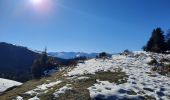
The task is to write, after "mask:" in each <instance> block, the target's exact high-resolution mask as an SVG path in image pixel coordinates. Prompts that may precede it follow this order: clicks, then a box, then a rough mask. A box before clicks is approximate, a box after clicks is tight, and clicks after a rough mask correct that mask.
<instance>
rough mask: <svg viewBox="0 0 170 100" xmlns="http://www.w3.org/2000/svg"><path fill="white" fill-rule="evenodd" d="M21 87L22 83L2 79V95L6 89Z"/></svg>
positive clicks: (0, 85) (0, 81) (0, 90)
mask: <svg viewBox="0 0 170 100" xmlns="http://www.w3.org/2000/svg"><path fill="white" fill-rule="evenodd" d="M19 85H22V83H20V82H16V81H12V80H8V79H3V78H0V93H1V92H3V91H5V90H6V89H8V88H10V87H13V86H19Z"/></svg>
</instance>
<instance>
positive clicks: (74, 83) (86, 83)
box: [0, 68, 127, 100]
mask: <svg viewBox="0 0 170 100" xmlns="http://www.w3.org/2000/svg"><path fill="white" fill-rule="evenodd" d="M68 70H70V69H69V68H68V69H66V70H64V71H61V72H58V73H54V74H53V75H52V76H51V77H46V78H42V79H40V80H31V81H28V82H26V83H24V84H23V85H22V86H20V87H18V88H16V89H14V90H11V91H8V92H6V93H5V94H4V95H3V96H0V99H1V100H11V99H14V98H15V97H17V96H18V95H20V96H22V97H24V100H27V99H29V98H31V96H26V95H23V93H25V92H27V91H29V90H32V89H34V88H35V87H36V86H37V85H41V84H43V83H49V82H48V81H47V80H50V82H53V81H57V80H61V81H62V82H61V83H60V84H58V85H55V86H53V87H52V88H50V89H49V90H48V92H47V93H45V94H41V95H38V97H39V98H40V99H41V100H54V99H55V100H56V99H57V100H66V98H69V99H70V100H89V99H90V93H89V91H88V89H87V88H88V87H90V86H92V85H93V84H95V83H96V79H99V80H102V81H110V82H115V83H117V84H120V83H124V82H126V78H127V75H126V74H125V73H124V72H122V71H121V70H119V71H117V72H97V73H96V74H95V75H90V74H88V75H84V76H87V77H89V79H82V80H78V79H76V78H75V79H69V78H68V77H66V76H64V74H65V73H66V72H67V71H68ZM118 80H122V81H118ZM66 84H71V87H72V88H73V89H72V90H68V91H66V93H64V94H61V95H60V96H59V97H58V98H55V97H54V95H53V93H54V92H55V90H57V89H59V88H61V87H63V86H65V85H66Z"/></svg>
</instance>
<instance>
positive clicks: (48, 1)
mask: <svg viewBox="0 0 170 100" xmlns="http://www.w3.org/2000/svg"><path fill="white" fill-rule="evenodd" d="M30 7H32V9H33V10H34V11H36V12H37V13H41V14H45V13H49V12H51V11H52V10H53V3H52V0H30Z"/></svg>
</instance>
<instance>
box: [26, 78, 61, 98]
mask: <svg viewBox="0 0 170 100" xmlns="http://www.w3.org/2000/svg"><path fill="white" fill-rule="evenodd" d="M61 82H62V81H56V82H51V83H49V84H42V85H39V86H37V88H35V89H33V90H30V91H28V92H26V93H25V94H29V95H38V94H40V93H44V91H45V90H47V89H49V88H51V87H53V86H54V85H57V84H59V83H61Z"/></svg>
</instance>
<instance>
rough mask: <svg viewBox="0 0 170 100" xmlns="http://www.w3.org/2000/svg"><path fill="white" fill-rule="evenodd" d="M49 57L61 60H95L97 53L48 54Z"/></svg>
mask: <svg viewBox="0 0 170 100" xmlns="http://www.w3.org/2000/svg"><path fill="white" fill-rule="evenodd" d="M48 54H49V55H50V56H53V57H58V58H63V59H72V58H75V57H80V56H85V57H87V58H95V57H96V56H97V55H98V53H85V52H49V53H48Z"/></svg>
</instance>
